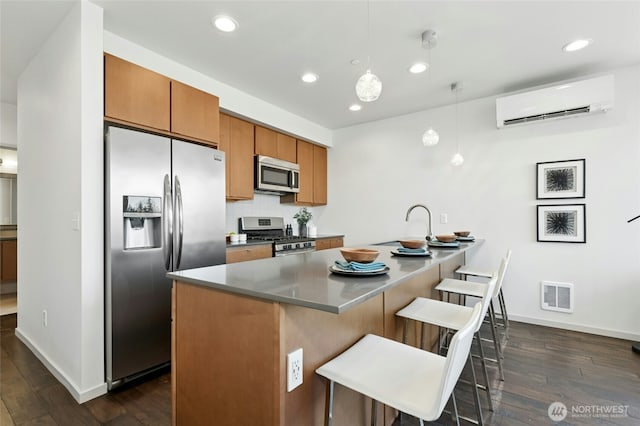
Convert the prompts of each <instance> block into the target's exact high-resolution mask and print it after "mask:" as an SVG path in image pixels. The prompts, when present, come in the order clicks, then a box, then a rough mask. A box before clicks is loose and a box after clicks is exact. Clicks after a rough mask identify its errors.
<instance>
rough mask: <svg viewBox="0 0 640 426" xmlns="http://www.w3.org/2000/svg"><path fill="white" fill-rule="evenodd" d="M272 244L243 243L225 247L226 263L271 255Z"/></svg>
mask: <svg viewBox="0 0 640 426" xmlns="http://www.w3.org/2000/svg"><path fill="white" fill-rule="evenodd" d="M272 253H273V247H272V244H256V245H250V246H247V245H243V246H239V247H227V263H237V262H246V261H247V260H256V259H265V258H267V257H272Z"/></svg>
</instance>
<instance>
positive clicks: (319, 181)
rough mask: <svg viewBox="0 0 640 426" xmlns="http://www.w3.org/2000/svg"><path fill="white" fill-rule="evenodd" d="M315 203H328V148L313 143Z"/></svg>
mask: <svg viewBox="0 0 640 426" xmlns="http://www.w3.org/2000/svg"><path fill="white" fill-rule="evenodd" d="M313 204H316V205H325V204H327V148H325V147H323V146H318V145H313Z"/></svg>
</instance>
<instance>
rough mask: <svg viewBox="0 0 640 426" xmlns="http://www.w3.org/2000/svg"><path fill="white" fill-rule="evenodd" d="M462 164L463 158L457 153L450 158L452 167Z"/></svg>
mask: <svg viewBox="0 0 640 426" xmlns="http://www.w3.org/2000/svg"><path fill="white" fill-rule="evenodd" d="M462 163H464V157H463V156H462V154H460V153H459V152H456V153H455V154H454V155H453V157H451V164H452V165H454V166H456V167H457V166H462Z"/></svg>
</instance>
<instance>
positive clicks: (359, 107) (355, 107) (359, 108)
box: [349, 104, 362, 111]
mask: <svg viewBox="0 0 640 426" xmlns="http://www.w3.org/2000/svg"><path fill="white" fill-rule="evenodd" d="M361 109H362V107H361V106H360V105H358V104H353V105H351V106H350V107H349V110H350V111H360V110H361Z"/></svg>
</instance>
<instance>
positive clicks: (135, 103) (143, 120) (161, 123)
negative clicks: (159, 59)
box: [104, 54, 171, 131]
mask: <svg viewBox="0 0 640 426" xmlns="http://www.w3.org/2000/svg"><path fill="white" fill-rule="evenodd" d="M104 61H105V64H104V86H105V95H104V115H105V116H106V117H109V118H113V119H116V120H122V121H126V122H128V123H133V124H139V125H142V126H146V127H151V128H153V129H158V130H164V131H169V130H170V117H171V114H170V108H171V98H170V93H171V89H170V85H171V83H170V80H169V78H167V77H165V76H163V75H160V74H158V73H155V72H153V71H150V70H148V69H145V68H142V67H140V66H138V65H135V64H132V63H131V62H127V61H125V60H122V59H120V58H116V57H115V56H111V55H108V54H105V55H104Z"/></svg>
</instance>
